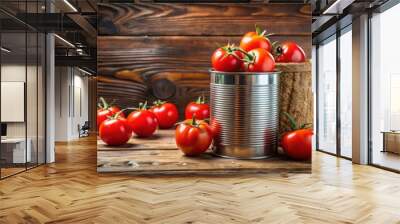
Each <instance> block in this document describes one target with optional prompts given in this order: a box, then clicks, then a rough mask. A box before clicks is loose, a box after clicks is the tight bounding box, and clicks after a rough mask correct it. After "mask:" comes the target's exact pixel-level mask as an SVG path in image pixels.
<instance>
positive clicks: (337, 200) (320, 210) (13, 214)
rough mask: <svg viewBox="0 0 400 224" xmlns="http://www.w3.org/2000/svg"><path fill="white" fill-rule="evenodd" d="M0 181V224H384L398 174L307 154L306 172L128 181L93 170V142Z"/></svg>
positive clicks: (391, 216) (395, 204) (394, 205)
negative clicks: (309, 170)
mask: <svg viewBox="0 0 400 224" xmlns="http://www.w3.org/2000/svg"><path fill="white" fill-rule="evenodd" d="M55 151H56V163H53V164H48V165H44V166H41V167H38V168H35V169H33V170H29V171H27V172H25V173H22V174H19V175H17V176H14V177H11V178H8V179H5V180H1V181H0V202H1V203H0V223H1V224H10V223H33V224H34V223H121V224H122V223H141V224H142V223H143V224H150V223H153V224H156V223H159V224H161V223H174V224H183V223H186V224H187V223H231V224H241V223H271V224H275V223H280V224H292V223H326V224H331V223H332V224H337V223H371V224H372V223H374V224H375V223H385V224H396V223H399V221H400V213H399V210H400V200H397V199H398V198H400V191H399V189H400V178H399V177H400V176H399V174H395V173H391V172H388V171H384V170H380V169H377V168H374V167H370V166H362V165H357V164H352V163H351V161H348V160H345V159H340V158H337V157H333V156H330V155H327V154H324V153H321V152H313V163H312V173H311V174H281V173H276V174H258V175H256V174H248V175H242V176H227V177H216V176H207V177H199V176H180V177H154V176H152V177H132V176H128V175H112V174H100V175H99V174H98V173H97V172H96V154H97V152H96V138H95V137H91V138H83V139H80V140H79V141H76V142H69V143H64V144H57V145H56V149H55Z"/></svg>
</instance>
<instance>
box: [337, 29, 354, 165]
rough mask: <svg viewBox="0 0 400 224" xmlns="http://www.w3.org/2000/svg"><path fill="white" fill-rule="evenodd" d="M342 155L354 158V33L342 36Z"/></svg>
mask: <svg viewBox="0 0 400 224" xmlns="http://www.w3.org/2000/svg"><path fill="white" fill-rule="evenodd" d="M339 51H340V155H341V156H344V157H347V158H351V157H352V98H353V94H352V74H353V70H352V60H353V59H352V32H351V26H349V27H347V28H346V29H344V30H343V31H342V33H341V35H340V50H339Z"/></svg>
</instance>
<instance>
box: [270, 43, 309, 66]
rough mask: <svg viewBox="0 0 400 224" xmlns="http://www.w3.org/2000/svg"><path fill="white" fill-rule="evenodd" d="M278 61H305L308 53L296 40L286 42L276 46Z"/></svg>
mask: <svg viewBox="0 0 400 224" xmlns="http://www.w3.org/2000/svg"><path fill="white" fill-rule="evenodd" d="M276 54H277V56H276V62H304V61H305V60H306V53H304V50H303V49H302V48H301V47H300V46H299V45H298V44H296V43H295V42H290V41H288V42H284V43H282V45H281V46H278V47H277V48H276Z"/></svg>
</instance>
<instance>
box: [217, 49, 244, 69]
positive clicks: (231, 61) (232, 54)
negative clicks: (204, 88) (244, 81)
mask: <svg viewBox="0 0 400 224" xmlns="http://www.w3.org/2000/svg"><path fill="white" fill-rule="evenodd" d="M242 59H243V53H242V52H240V51H239V50H238V48H237V47H235V46H233V45H227V46H225V47H221V48H218V49H217V50H215V51H214V53H213V55H212V56H211V63H212V66H213V68H214V69H215V70H217V71H221V72H236V71H239V70H240V69H241V68H242V64H243V61H242Z"/></svg>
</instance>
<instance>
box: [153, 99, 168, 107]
mask: <svg viewBox="0 0 400 224" xmlns="http://www.w3.org/2000/svg"><path fill="white" fill-rule="evenodd" d="M165 103H166V101H162V100H156V101H154V102H153V105H154V106H157V107H158V106H161V105H163V104H165Z"/></svg>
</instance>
